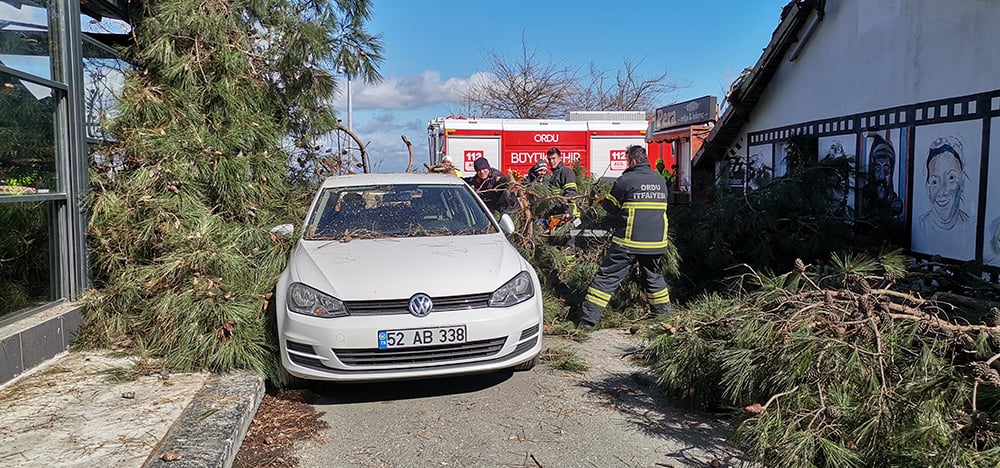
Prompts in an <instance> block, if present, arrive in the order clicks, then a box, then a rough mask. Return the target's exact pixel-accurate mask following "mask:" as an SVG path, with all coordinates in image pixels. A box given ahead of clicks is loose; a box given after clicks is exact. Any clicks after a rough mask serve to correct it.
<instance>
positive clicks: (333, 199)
mask: <svg viewBox="0 0 1000 468" xmlns="http://www.w3.org/2000/svg"><path fill="white" fill-rule="evenodd" d="M309 223H310V224H309V226H308V227H307V229H306V238H307V239H316V240H319V239H339V240H346V239H370V238H382V237H419V236H454V235H470V234H485V233H491V232H496V230H495V227H494V226H493V224H492V223H491V222H490V221H489V217H488V216H487V215H486V213H485V212H484V211H483V209H482V207H481V206H480V205H479V203H477V202H476V199H475V196H474V195H473V194H472V191H471V189H469V187H468V186H466V185H422V184H398V185H377V186H355V187H335V188H328V189H325V190H324V191H323V193H322V194H321V195H320V198H319V202H318V203H317V205H316V209H315V212H314V213H313V214H312V216H311V219H310V221H309Z"/></svg>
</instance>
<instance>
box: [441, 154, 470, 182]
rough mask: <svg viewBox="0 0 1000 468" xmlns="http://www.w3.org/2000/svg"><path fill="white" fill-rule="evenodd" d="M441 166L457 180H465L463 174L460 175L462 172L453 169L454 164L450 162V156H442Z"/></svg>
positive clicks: (455, 168)
mask: <svg viewBox="0 0 1000 468" xmlns="http://www.w3.org/2000/svg"><path fill="white" fill-rule="evenodd" d="M441 165H442V166H444V167H445V170H446V171H449V172H453V173H454V174H455V176H456V177H458V178H459V179H464V178H465V174H462V171H461V170H459V169H458V168H457V167H455V162H454V161H452V160H451V156H448V155H447V154H446V155H444V157H443V158H441Z"/></svg>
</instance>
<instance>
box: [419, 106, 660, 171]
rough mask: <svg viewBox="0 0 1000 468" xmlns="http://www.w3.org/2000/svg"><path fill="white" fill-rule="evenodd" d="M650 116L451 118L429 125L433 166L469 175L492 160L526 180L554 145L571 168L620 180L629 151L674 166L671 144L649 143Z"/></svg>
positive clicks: (573, 114) (583, 114) (580, 114)
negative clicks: (451, 166)
mask: <svg viewBox="0 0 1000 468" xmlns="http://www.w3.org/2000/svg"><path fill="white" fill-rule="evenodd" d="M647 127H648V122H647V121H646V120H645V113H644V112H641V111H640V112H571V113H570V119H569V120H535V119H474V118H473V119H467V118H463V117H446V118H441V119H435V120H432V121H431V122H430V124H429V125H428V129H427V131H428V136H429V139H430V140H429V145H428V146H429V149H430V163H431V164H436V163H439V162H440V161H441V159H442V158H443V157H444V156H445V155H448V156H451V159H452V161H454V162H455V165H456V166H457V167H458V168H459V169H461V170H462V172H464V173H465V174H466V175H472V174H471V173H472V172H474V169H473V167H472V166H473V162H474V161H475V160H476V159H478V158H486V160H488V161H489V162H490V165H491V166H493V167H495V168H497V169H500V170H501V171H503V172H504V173H511V171H514V172H515V173H516V174H519V175H521V176H523V175H526V174H527V173H528V170H529V169H530V168H531V166H533V165H534V164H535V163H537V162H538V161H539V160H541V159H544V157H545V152H546V151H548V150H549V148H552V147H553V146H555V147H557V148H559V151H561V152H562V154H563V161H564V162H565V163H566V164H567V165H569V166H574V165H582V166H583V168H584V172H585V173H588V174H590V175H591V176H593V177H594V178H602V179H608V178H616V177H618V176H619V175H621V173H622V171H624V170H625V169H626V167H627V163H626V161H625V149H626V148H628V147H629V146H631V145H644V146H646V148H647V152H648V153H649V160H650V164H651V165H652V164H655V163H656V160H657V159H660V158H662V159H663V162H664V164H666V167H667V168H668V169H669V168H670V167H671V165H673V164H674V157H673V152H672V151H671V147H670V145H668V144H660V143H647V142H646V131H647Z"/></svg>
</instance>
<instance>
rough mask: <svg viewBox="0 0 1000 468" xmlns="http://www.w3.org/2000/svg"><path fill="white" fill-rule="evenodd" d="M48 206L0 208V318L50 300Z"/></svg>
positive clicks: (29, 205)
mask: <svg viewBox="0 0 1000 468" xmlns="http://www.w3.org/2000/svg"><path fill="white" fill-rule="evenodd" d="M49 203H53V202H32V203H5V204H0V226H3V227H4V228H3V229H0V318H2V317H4V316H5V315H8V314H10V313H12V312H15V311H18V310H22V309H25V308H28V307H32V306H36V305H40V304H44V303H46V302H49V301H51V300H53V297H52V291H53V287H52V285H51V282H52V275H51V264H50V261H51V258H52V253H51V252H50V248H51V247H50V245H51V243H50V234H49V233H50V230H49V208H48V207H49Z"/></svg>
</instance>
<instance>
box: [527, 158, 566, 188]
mask: <svg viewBox="0 0 1000 468" xmlns="http://www.w3.org/2000/svg"><path fill="white" fill-rule="evenodd" d="M548 173H549V167H548V166H547V165H545V160H544V159H539V160H538V162H537V163H535V165H534V166H531V169H529V170H528V175H527V176H526V177H525V178H524V183H526V184H530V183H533V182H544V180H545V176H546V175H547V174H548ZM575 176H576V174H574V177H575Z"/></svg>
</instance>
